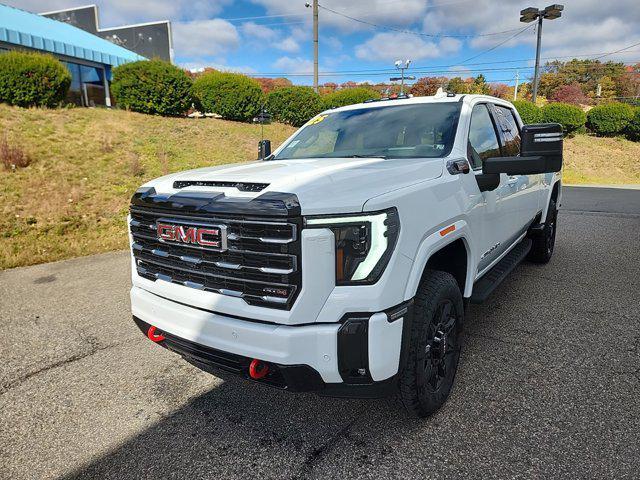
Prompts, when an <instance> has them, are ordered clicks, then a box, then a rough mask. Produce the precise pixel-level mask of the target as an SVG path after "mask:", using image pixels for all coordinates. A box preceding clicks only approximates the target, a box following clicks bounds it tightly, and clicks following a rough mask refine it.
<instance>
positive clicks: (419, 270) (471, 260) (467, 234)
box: [404, 220, 476, 300]
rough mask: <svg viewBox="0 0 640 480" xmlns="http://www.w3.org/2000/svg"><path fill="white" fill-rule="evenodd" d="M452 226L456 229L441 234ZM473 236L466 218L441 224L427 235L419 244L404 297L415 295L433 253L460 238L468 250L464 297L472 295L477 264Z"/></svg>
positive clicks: (406, 298) (407, 298)
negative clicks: (472, 246) (448, 223)
mask: <svg viewBox="0 0 640 480" xmlns="http://www.w3.org/2000/svg"><path fill="white" fill-rule="evenodd" d="M452 226H455V229H452V230H451V231H450V232H449V233H446V234H444V235H441V232H442V231H444V230H448V229H450V228H451V227H452ZM472 238H473V236H472V234H471V230H470V229H469V225H468V224H467V222H466V221H465V220H457V221H456V222H454V223H453V224H450V225H449V226H446V225H445V226H441V227H439V228H438V229H437V230H436V231H434V232H432V233H430V234H429V235H428V236H426V237H425V238H424V239H423V240H422V242H421V243H420V245H419V246H418V250H417V252H416V255H415V257H414V258H415V260H414V262H413V266H412V268H411V272H410V274H409V279H408V280H407V286H406V288H405V292H404V299H405V300H409V299H411V298H413V297H415V295H416V292H417V291H418V286H419V285H420V280H421V279H422V274H423V272H424V269H425V267H426V266H427V262H428V261H429V259H430V258H431V257H432V256H433V254H434V253H436V252H438V251H439V250H441V249H442V248H444V247H446V246H447V245H449V244H451V243H453V242H454V241H456V240H459V239H462V241H463V243H464V246H465V249H466V251H467V272H466V278H465V284H464V292H463V297H470V296H471V292H472V291H473V282H474V279H475V278H474V277H475V266H476V258H475V254H474V252H473V249H472V248H471V245H472V244H473V242H472Z"/></svg>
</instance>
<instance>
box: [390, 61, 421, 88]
mask: <svg viewBox="0 0 640 480" xmlns="http://www.w3.org/2000/svg"><path fill="white" fill-rule="evenodd" d="M409 65H411V60H409V59H407V60H396V63H395V66H396V68H397V69H398V70H400V76H399V77H391V78H390V79H389V80H391V81H392V82H395V81H398V80H400V82H401V83H400V95H404V79H405V76H404V71H405V70H406V69H407V68H409ZM406 78H407V79H408V80H414V79H415V77H406Z"/></svg>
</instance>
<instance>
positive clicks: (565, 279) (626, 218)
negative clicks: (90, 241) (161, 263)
mask: <svg viewBox="0 0 640 480" xmlns="http://www.w3.org/2000/svg"><path fill="white" fill-rule="evenodd" d="M585 190H586V191H585ZM630 202H631V205H634V204H633V202H636V203H635V205H638V202H640V190H635V191H632V190H619V189H611V190H607V191H606V192H603V191H599V190H597V189H570V188H567V189H565V200H564V202H563V205H564V208H565V209H564V210H563V211H562V212H561V213H560V216H559V232H558V239H557V243H556V251H555V255H554V258H553V259H552V261H551V263H550V264H549V265H546V266H538V265H531V264H523V265H521V266H520V267H518V268H517V270H516V271H515V272H514V273H513V274H512V275H511V276H510V277H509V278H508V279H507V280H506V281H505V282H504V283H503V284H502V285H501V286H500V287H499V288H498V289H497V290H496V291H495V292H494V293H493V295H492V296H491V297H490V298H489V300H488V301H487V303H485V304H484V305H481V306H472V307H471V308H470V310H469V312H468V316H467V324H466V334H465V342H466V343H465V349H464V352H463V356H462V360H461V365H460V369H459V371H458V376H457V379H456V384H455V386H454V390H453V392H452V396H451V398H450V400H449V402H448V403H447V404H446V405H445V407H444V408H443V409H442V410H441V411H440V412H438V413H437V414H436V415H435V416H433V417H431V418H429V419H426V420H416V419H413V418H410V417H408V416H407V414H406V413H405V411H404V410H403V408H402V406H401V404H400V403H399V402H398V401H397V400H396V399H394V398H391V399H386V400H375V401H360V400H339V399H327V398H321V397H317V396H315V395H311V394H288V393H284V392H281V391H278V390H274V389H270V388H268V387H264V386H261V385H256V384H253V383H249V382H245V381H242V380H230V381H222V380H220V379H217V378H216V377H213V376H210V375H208V374H206V373H203V372H200V371H199V370H197V369H195V368H194V367H192V366H190V365H189V364H187V363H186V362H184V361H182V360H181V359H180V358H179V357H178V356H176V355H174V354H172V353H170V352H168V351H166V350H164V349H162V348H160V347H158V346H157V345H154V344H152V343H151V342H149V341H148V340H147V339H146V338H145V337H144V336H143V335H142V334H141V333H140V332H139V331H138V329H137V327H135V325H134V324H133V322H132V321H131V317H130V313H129V304H128V289H129V284H130V280H129V260H128V255H127V253H126V252H119V253H112V254H105V255H97V256H91V257H85V258H80V259H75V260H69V261H65V262H57V263H51V264H46V265H39V266H35V267H28V268H20V269H15V270H9V271H4V272H0V318H1V323H0V325H1V332H2V334H1V335H0V425H1V428H0V478H2V479H4V478H7V479H40V478H113V479H129V478H131V479H133V478H190V479H199V478H265V479H266V478H457V477H462V476H468V477H473V478H638V472H640V302H638V295H639V290H640V289H639V287H640V208H638V209H635V208H634V207H633V206H631V207H630ZM594 205H595V206H596V207H597V208H595V207H594Z"/></svg>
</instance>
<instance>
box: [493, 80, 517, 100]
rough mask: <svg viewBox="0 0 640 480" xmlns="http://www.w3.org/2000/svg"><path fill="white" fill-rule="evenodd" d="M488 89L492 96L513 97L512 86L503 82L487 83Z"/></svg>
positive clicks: (506, 98)
mask: <svg viewBox="0 0 640 480" xmlns="http://www.w3.org/2000/svg"><path fill="white" fill-rule="evenodd" d="M489 89H490V92H489V94H490V95H493V96H494V97H498V98H504V99H505V100H508V99H510V98H513V87H510V86H509V85H507V84H505V83H492V84H491V85H489Z"/></svg>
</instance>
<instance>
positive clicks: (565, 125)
mask: <svg viewBox="0 0 640 480" xmlns="http://www.w3.org/2000/svg"><path fill="white" fill-rule="evenodd" d="M540 110H541V112H542V121H543V122H548V123H559V124H560V125H562V130H564V133H565V135H571V134H573V133H576V131H577V130H579V129H581V128H582V127H584V124H585V122H586V121H587V115H586V114H585V113H584V112H583V111H582V109H581V108H580V107H576V106H575V105H570V104H568V103H559V102H558V103H556V102H554V103H548V104H546V105H545V106H544V107H542V108H541V109H540Z"/></svg>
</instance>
